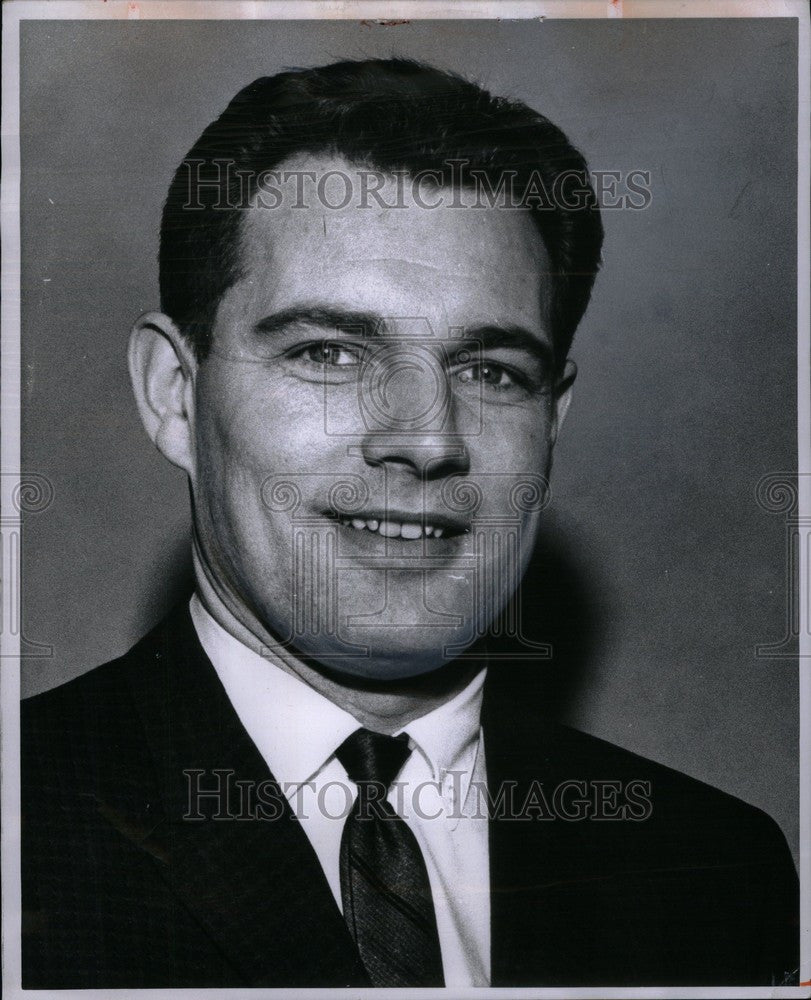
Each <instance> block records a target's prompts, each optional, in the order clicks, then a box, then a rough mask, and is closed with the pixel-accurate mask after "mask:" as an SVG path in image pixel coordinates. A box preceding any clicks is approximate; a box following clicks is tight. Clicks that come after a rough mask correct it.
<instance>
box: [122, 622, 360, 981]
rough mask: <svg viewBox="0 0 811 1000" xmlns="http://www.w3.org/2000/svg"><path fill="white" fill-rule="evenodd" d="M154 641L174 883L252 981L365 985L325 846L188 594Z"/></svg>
mask: <svg viewBox="0 0 811 1000" xmlns="http://www.w3.org/2000/svg"><path fill="white" fill-rule="evenodd" d="M144 645H145V649H144V652H145V656H144V671H143V675H142V676H141V677H139V678H137V679H136V681H135V683H134V684H133V697H134V698H135V699H136V701H137V703H138V705H139V711H140V713H141V717H142V720H143V722H144V726H145V728H146V732H147V739H148V742H149V745H150V749H151V752H152V758H153V760H154V762H155V765H156V768H157V769H158V773H159V785H160V790H161V799H162V802H161V806H162V810H163V816H164V821H163V823H162V824H161V825H160V826H159V827H158V828H157V829H156V830H155V831H154V833H153V839H154V840H156V841H158V842H159V844H160V849H161V850H162V851H163V853H164V856H165V857H167V859H168V864H167V865H166V866H165V877H166V878H167V880H168V881H169V883H170V884H171V886H172V888H173V889H174V891H175V892H176V893H177V895H178V896H179V897H180V899H181V900H182V902H183V903H184V905H185V907H186V908H187V909H188V910H189V911H191V913H192V914H194V915H195V917H196V918H197V919H198V920H199V922H200V924H201V925H202V926H203V927H204V928H205V929H206V931H207V932H208V933H209V935H210V936H211V938H212V939H213V941H214V942H216V945H217V946H218V947H219V948H220V950H221V951H222V952H223V953H224V954H225V955H226V956H227V957H228V958H229V959H230V961H231V962H232V963H233V964H234V966H235V967H236V969H238V970H239V971H240V972H241V974H242V976H243V978H244V981H245V983H246V984H249V985H252V986H263V985H264V986H271V985H277V986H322V985H323V986H335V985H337V984H342V985H346V986H362V985H364V983H365V982H366V980H365V976H364V973H363V969H362V966H361V965H360V961H359V958H358V955H357V950H356V948H355V945H354V943H353V941H352V939H351V937H350V936H349V932H348V931H347V928H346V925H345V923H344V920H343V917H342V916H341V913H340V911H339V909H338V907H337V906H336V904H335V900H334V899H333V896H332V893H331V892H330V889H329V886H328V884H327V881H326V878H325V876H324V873H323V871H322V869H321V865H320V863H319V861H318V858H317V856H316V854H315V852H314V850H313V849H312V846H311V845H310V842H309V840H308V839H307V836H306V834H305V833H304V831H303V829H302V828H301V825H300V824H299V822H298V820H297V819H296V818H295V817H294V815H293V813H292V811H291V809H290V807H289V805H288V803H287V801H286V800H285V798H284V796H283V795H282V794H281V791H280V789H279V788H278V786H277V785H276V784H275V781H274V779H273V777H272V775H271V774H270V772H269V770H268V768H267V765H266V764H265V762H264V760H263V759H262V757H261V756H260V754H259V752H258V751H257V749H256V747H255V746H254V744H253V743H252V741H251V740H250V738H249V737H248V735H247V733H246V731H245V729H244V727H243V726H242V724H241V723H240V721H239V718H238V717H237V715H236V713H235V712H234V710H233V708H232V706H231V704H230V701H229V700H228V697H227V695H226V694H225V691H224V689H223V688H222V685H221V684H220V681H219V678H218V677H217V675H216V672H215V671H214V669H213V667H212V666H211V663H210V662H209V660H208V658H207V657H206V656H205V653H204V652H203V649H202V647H201V646H200V643H199V641H198V639H197V635H196V633H195V631H194V626H193V624H192V622H191V617H190V615H189V613H188V610H187V609H186V608H185V606H184V607H182V608H180V609H178V610H177V611H176V612H174V613H173V614H172V615H171V616H170V618H169V619H167V620H166V621H165V622H164V623H163V624H162V625H161V626H159V628H158V629H156V631H155V632H153V633H152V635H151V636H150V637H148V639H147V640H145V644H144ZM240 783H242V784H240ZM195 788H199V789H200V790H203V791H206V790H213V789H218V793H217V794H216V795H212V796H209V797H206V798H204V797H202V796H194V795H193V794H192V793H193V790H194V789H195ZM257 793H258V795H260V796H261V798H258V797H257ZM190 795H191V796H192V801H191V802H190ZM194 817H204V818H194Z"/></svg>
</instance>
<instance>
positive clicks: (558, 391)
mask: <svg viewBox="0 0 811 1000" xmlns="http://www.w3.org/2000/svg"><path fill="white" fill-rule="evenodd" d="M576 378H577V365H576V364H575V363H574V361H572V360H571V359H570V358H567V359H566V364H565V365H564V366H563V374H562V375H561V376H560V378H559V379H558V380H557V382H556V383H555V422H554V427H553V430H552V443H553V444H554V442H555V441H556V440H557V436H558V434H559V433H560V429H561V427H562V426H563V421H564V420H565V419H566V414H567V413H568V412H569V404H570V403H571V401H572V386H573V385H574V380H575V379H576Z"/></svg>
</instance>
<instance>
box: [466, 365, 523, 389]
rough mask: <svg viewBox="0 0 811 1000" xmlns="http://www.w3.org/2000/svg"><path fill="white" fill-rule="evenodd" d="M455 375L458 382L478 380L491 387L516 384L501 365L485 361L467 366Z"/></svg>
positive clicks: (514, 379)
mask: <svg viewBox="0 0 811 1000" xmlns="http://www.w3.org/2000/svg"><path fill="white" fill-rule="evenodd" d="M457 377H458V379H459V381H460V382H465V383H470V382H480V383H482V385H487V386H490V387H492V388H493V389H509V388H511V387H513V386H515V385H517V384H518V382H517V379H516V378H515V377H514V376H513V375H512V374H511V373H510V372H509V371H508V370H507V369H506V368H504V367H503V366H502V365H496V364H492V363H486V362H482V363H481V364H476V365H470V366H468V367H467V368H465V369H463V370H462V371H460V372H459V374H458V376H457Z"/></svg>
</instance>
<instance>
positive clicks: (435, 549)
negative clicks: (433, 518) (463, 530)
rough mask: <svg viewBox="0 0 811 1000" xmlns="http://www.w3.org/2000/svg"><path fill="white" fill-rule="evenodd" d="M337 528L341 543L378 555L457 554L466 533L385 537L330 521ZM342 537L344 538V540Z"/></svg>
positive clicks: (377, 533)
mask: <svg viewBox="0 0 811 1000" xmlns="http://www.w3.org/2000/svg"><path fill="white" fill-rule="evenodd" d="M331 523H332V524H333V525H335V526H336V527H337V528H339V529H340V530H339V538H340V539H341V545H343V544H346V545H355V546H357V547H358V548H359V549H360V550H361V551H363V552H370V553H376V554H378V555H381V554H387V555H397V556H411V557H414V558H417V557H419V556H420V555H422V554H423V553H424V554H425V555H427V556H443V555H458V554H459V552H460V548H461V547H462V546H461V544H460V543H461V542H462V540H463V539H464V538H466V537H468V536H466V535H443V536H442V538H435V537H434V536H433V535H422V536H421V537H420V538H402V537H401V536H398V537H397V538H387V537H386V536H385V535H381V534H380V532H378V531H369V529H368V528H353V527H352V526H351V525H345V524H341V523H340V522H335V521H332V522H331ZM344 539H345V540H346V541H345V542H344Z"/></svg>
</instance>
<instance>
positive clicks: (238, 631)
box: [193, 537, 485, 734]
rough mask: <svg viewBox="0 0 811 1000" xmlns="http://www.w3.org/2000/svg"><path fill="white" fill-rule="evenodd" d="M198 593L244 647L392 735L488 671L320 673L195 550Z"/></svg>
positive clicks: (466, 666)
mask: <svg viewBox="0 0 811 1000" xmlns="http://www.w3.org/2000/svg"><path fill="white" fill-rule="evenodd" d="M193 560H194V575H195V580H196V583H197V593H198V596H199V598H200V600H201V601H202V603H203V606H204V607H205V609H206V610H207V611H208V613H209V614H210V615H211V616H212V618H214V620H215V621H217V622H218V624H219V625H221V626H222V628H224V629H225V630H226V631H227V632H229V633H230V634H231V635H232V636H234V638H235V639H238V640H239V641H240V642H241V643H242V644H243V645H244V646H247V647H248V648H249V649H252V650H253V651H254V652H256V653H259V655H262V656H267V655H268V653H270V654H271V655H272V656H273V660H274V662H275V663H276V664H277V665H278V666H279V667H281V669H282V670H285V671H287V672H288V673H291V674H294V675H295V676H296V677H298V678H299V679H300V680H302V681H304V683H305V684H308V685H309V686H310V687H311V688H313V689H314V690H315V691H317V692H318V693H319V694H321V695H323V696H324V697H325V698H329V700H330V701H332V702H334V703H335V704H336V705H338V706H339V707H340V708H343V709H344V710H345V711H347V712H349V714H350V715H352V716H354V717H355V718H356V719H357V720H358V722H359V723H360V725H362V726H364V727H365V728H367V729H372V730H374V731H375V732H379V733H386V734H392V733H396V732H398V731H399V730H400V729H402V728H404V727H405V726H407V725H408V724H409V723H410V722H412V721H413V720H414V719H417V718H420V717H421V716H423V715H427V714H428V712H430V711H432V710H433V709H435V708H438V707H439V706H440V705H442V704H444V703H445V702H447V701H450V700H451V699H452V698H453V697H454V696H455V695H456V694H458V693H459V692H460V691H461V690H462V689H463V688H464V687H466V685H467V684H469V683H470V681H471V680H472V679H473V677H474V676H475V675H476V674H478V673H479V672H480V671H481V670H483V669H484V667H485V660H484V658H483V657H482V658H476V659H465V660H456V661H454V662H453V663H449V664H447V665H446V666H443V667H441V668H439V669H438V670H435V671H432V672H430V673H427V674H423V675H420V676H418V677H408V678H404V679H401V680H395V681H379V682H376V681H370V680H367V679H364V678H357V677H353V676H350V675H343V674H338V673H337V672H336V671H332V670H327V669H326V668H318V667H317V666H313V665H312V664H309V663H305V662H304V661H302V660H301V659H299V658H298V657H297V656H296V655H295V654H294V653H293V652H291V650H290V649H289V648H288V647H287V646H286V645H285V644H284V643H281V642H279V640H278V638H277V637H276V636H274V635H273V634H272V633H271V632H270V630H269V629H267V628H266V627H265V626H264V625H263V624H262V622H261V621H260V620H259V618H258V617H257V616H256V615H255V614H254V613H253V612H251V610H250V609H249V608H247V607H246V606H245V605H244V604H243V603H242V602H241V601H239V600H238V599H237V598H236V596H235V595H234V594H233V593H232V592H231V591H230V590H229V589H228V588H226V587H223V586H222V585H221V584H220V582H219V581H218V580H217V578H216V576H215V574H214V573H213V572H212V570H211V568H210V566H209V565H208V562H207V560H206V559H205V556H204V555H203V554H202V552H201V551H200V547H199V543H198V541H197V538H196V537H195V539H194V547H193Z"/></svg>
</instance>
